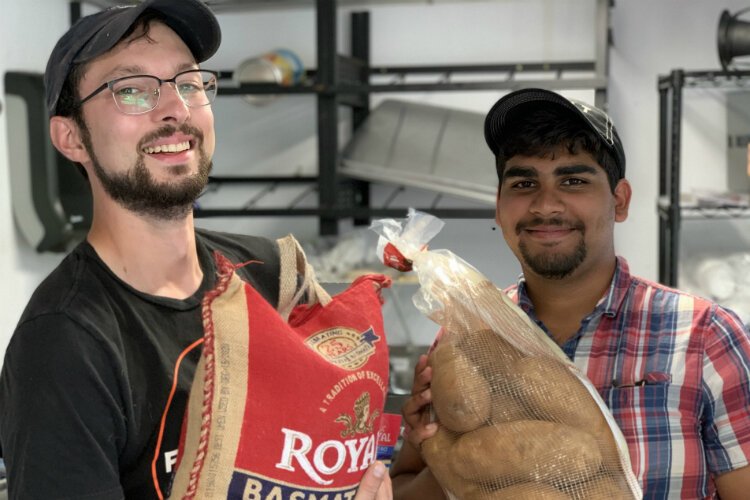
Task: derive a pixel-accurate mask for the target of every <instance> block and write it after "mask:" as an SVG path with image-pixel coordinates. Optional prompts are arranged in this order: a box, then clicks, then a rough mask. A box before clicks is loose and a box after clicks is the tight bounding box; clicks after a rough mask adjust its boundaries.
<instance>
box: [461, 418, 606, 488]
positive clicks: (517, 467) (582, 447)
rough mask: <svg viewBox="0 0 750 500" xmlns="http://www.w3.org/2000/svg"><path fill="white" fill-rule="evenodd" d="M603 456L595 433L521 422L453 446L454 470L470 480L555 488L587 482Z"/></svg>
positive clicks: (487, 429) (471, 434) (487, 430)
mask: <svg viewBox="0 0 750 500" xmlns="http://www.w3.org/2000/svg"><path fill="white" fill-rule="evenodd" d="M601 462H602V457H601V453H599V448H598V445H597V443H596V440H595V439H594V438H593V436H591V435H590V434H588V433H586V432H583V431H581V430H578V429H576V428H574V427H570V426H567V425H564V424H556V423H552V422H544V421H541V420H519V421H516V422H508V423H504V424H495V425H489V426H485V427H481V428H479V429H477V430H475V431H472V432H468V433H466V434H463V435H462V436H461V437H460V438H458V441H456V443H455V444H454V445H453V460H452V463H453V470H454V471H455V472H456V473H458V474H459V475H460V476H461V477H463V478H464V479H467V480H471V481H481V482H504V483H505V484H509V485H510V484H513V483H516V482H519V481H533V482H542V483H546V484H549V485H553V486H564V485H566V484H569V483H576V482H581V481H585V480H586V479H588V478H590V477H592V476H593V475H594V474H596V473H597V472H598V470H599V467H600V466H601Z"/></svg>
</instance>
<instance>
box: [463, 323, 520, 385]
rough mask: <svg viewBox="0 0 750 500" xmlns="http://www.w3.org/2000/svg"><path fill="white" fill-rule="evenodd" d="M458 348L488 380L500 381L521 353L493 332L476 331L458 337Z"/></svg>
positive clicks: (487, 330)
mask: <svg viewBox="0 0 750 500" xmlns="http://www.w3.org/2000/svg"><path fill="white" fill-rule="evenodd" d="M456 344H457V345H458V347H459V348H460V349H461V350H462V351H463V352H464V353H465V354H466V356H467V357H468V358H469V359H470V360H471V362H472V363H473V364H474V365H475V366H476V367H477V368H479V371H480V372H481V373H482V375H484V376H485V378H487V379H488V380H502V378H504V377H505V376H506V374H507V373H508V372H509V371H510V370H511V369H512V367H513V363H514V362H515V361H517V360H519V359H520V358H521V353H520V352H519V351H518V350H517V349H516V348H515V347H513V346H512V345H510V343H508V341H507V340H505V339H503V337H502V336H500V335H499V334H497V333H495V332H494V331H493V330H489V329H486V330H477V331H474V332H471V333H469V334H468V335H462V336H460V337H458V340H457V342H456Z"/></svg>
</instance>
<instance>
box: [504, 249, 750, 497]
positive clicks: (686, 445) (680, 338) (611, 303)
mask: <svg viewBox="0 0 750 500" xmlns="http://www.w3.org/2000/svg"><path fill="white" fill-rule="evenodd" d="M506 292H508V294H509V295H510V296H511V297H512V298H513V300H515V301H516V302H517V303H518V305H519V306H520V307H521V308H522V309H523V310H524V311H525V312H526V313H527V314H528V315H529V316H530V317H531V318H532V319H534V320H535V321H536V322H537V324H539V326H540V327H541V328H542V329H544V330H545V331H546V329H545V327H544V325H543V324H542V323H541V322H540V321H539V320H538V319H537V318H536V316H535V314H534V306H533V304H532V303H531V301H530V300H529V297H528V295H527V294H526V293H525V281H524V279H523V277H521V278H520V280H519V282H518V284H517V285H516V286H513V287H511V288H509V289H507V290H506ZM561 347H562V349H563V351H565V353H566V354H567V355H568V357H569V358H570V359H571V360H573V362H574V363H575V364H576V365H577V366H578V367H579V368H580V369H581V370H582V371H583V373H585V374H586V375H587V376H588V378H589V379H590V380H591V381H592V382H593V384H594V386H595V387H596V388H597V390H598V391H599V393H600V394H601V395H602V398H603V399H604V401H605V402H606V403H607V405H608V406H609V408H610V409H611V410H612V414H613V416H614V418H615V420H616V421H617V423H618V425H619V426H620V429H621V430H622V433H623V435H624V436H625V439H626V441H627V443H628V448H629V451H630V460H631V463H632V466H633V471H634V472H635V474H636V477H637V478H638V480H639V481H640V483H641V486H642V487H643V493H644V499H661V498H670V499H676V498H691V499H692V498H713V497H715V494H716V487H715V484H714V481H713V479H712V475H719V474H721V473H724V472H728V471H731V470H734V469H737V468H740V467H743V466H746V465H748V459H749V458H750V336H749V335H748V332H747V330H746V329H745V327H744V326H743V325H742V322H741V321H740V320H739V319H738V318H737V316H736V315H735V314H733V313H732V312H730V311H728V310H726V309H724V308H722V307H720V306H718V305H717V304H715V303H713V302H711V301H709V300H706V299H703V298H699V297H695V296H692V295H689V294H686V293H682V292H679V291H677V290H674V289H671V288H667V287H665V286H662V285H660V284H658V283H653V282H650V281H647V280H644V279H641V278H638V277H635V276H631V274H630V272H629V270H628V265H627V262H626V261H625V259H623V258H621V257H618V259H617V268H616V271H615V275H614V278H613V280H612V284H611V285H610V288H609V291H608V292H607V294H606V295H605V296H604V297H603V298H602V299H601V300H600V301H599V303H598V304H597V306H596V308H595V309H594V311H593V312H592V313H591V314H590V315H588V316H587V317H586V318H584V319H583V321H582V322H581V328H580V330H579V331H578V333H577V334H576V335H575V336H574V337H573V338H571V339H570V340H568V341H567V342H566V343H565V344H564V345H562V346H561ZM748 495H749V498H750V493H748Z"/></svg>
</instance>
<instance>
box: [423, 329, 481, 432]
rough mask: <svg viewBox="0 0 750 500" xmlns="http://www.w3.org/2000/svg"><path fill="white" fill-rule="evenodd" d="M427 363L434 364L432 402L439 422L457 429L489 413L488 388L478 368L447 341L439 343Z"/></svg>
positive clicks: (478, 422)
mask: <svg viewBox="0 0 750 500" xmlns="http://www.w3.org/2000/svg"><path fill="white" fill-rule="evenodd" d="M429 363H430V365H432V366H433V367H435V369H434V371H433V377H432V383H431V385H432V388H433V400H432V405H433V407H434V408H435V413H437V416H438V419H439V420H440V423H441V424H443V425H444V426H446V427H447V428H448V429H450V430H452V431H458V432H466V431H471V430H473V429H476V428H477V427H479V426H480V425H482V424H483V423H485V422H486V421H487V418H488V417H489V416H490V401H491V399H490V387H489V385H488V384H487V380H486V379H485V378H484V377H482V375H481V374H480V373H479V370H478V369H477V367H476V366H474V365H473V364H472V363H471V362H470V361H469V359H468V358H467V357H466V356H465V355H464V354H463V353H462V352H461V350H459V349H458V348H456V347H455V346H454V345H453V344H450V343H445V344H442V345H438V346H437V348H436V349H435V350H434V351H433V352H432V353H431V354H430V358H429Z"/></svg>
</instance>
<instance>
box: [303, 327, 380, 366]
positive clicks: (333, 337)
mask: <svg viewBox="0 0 750 500" xmlns="http://www.w3.org/2000/svg"><path fill="white" fill-rule="evenodd" d="M378 341H380V337H378V336H377V335H376V334H375V331H374V330H373V329H372V327H370V328H369V329H367V330H366V331H364V332H358V331H357V330H354V329H352V328H346V327H343V326H336V327H333V328H328V329H326V330H323V331H320V332H317V333H314V334H313V335H311V336H309V337H308V338H307V339H306V340H305V344H307V346H308V347H309V348H311V349H312V350H313V351H315V352H317V353H318V354H320V355H321V356H323V358H325V359H326V360H327V361H328V362H330V363H333V364H335V365H336V366H340V367H341V368H346V369H347V370H356V369H357V368H360V367H362V366H364V364H365V363H367V361H368V360H369V359H370V357H371V356H372V355H373V354H375V343H376V342H378Z"/></svg>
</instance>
